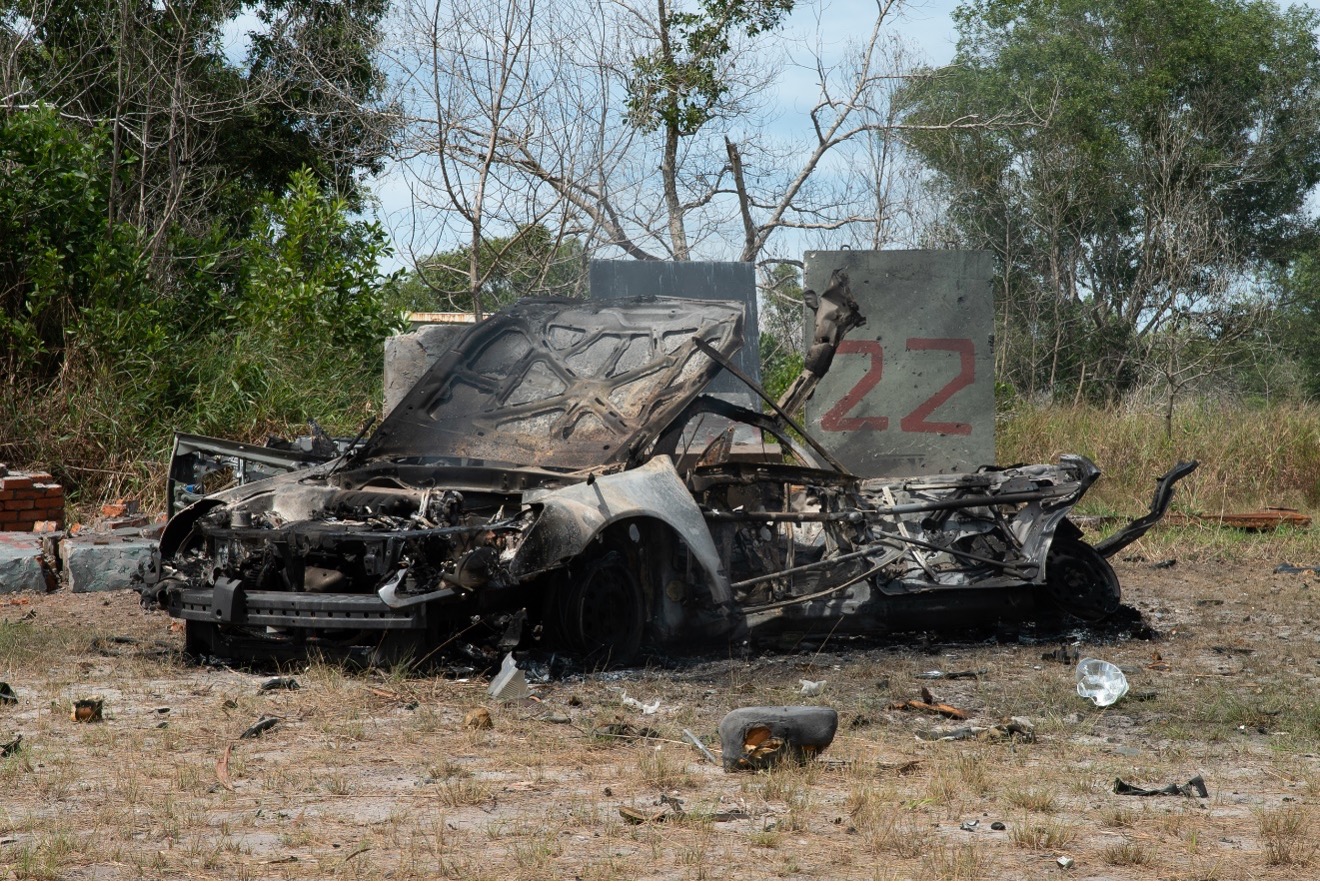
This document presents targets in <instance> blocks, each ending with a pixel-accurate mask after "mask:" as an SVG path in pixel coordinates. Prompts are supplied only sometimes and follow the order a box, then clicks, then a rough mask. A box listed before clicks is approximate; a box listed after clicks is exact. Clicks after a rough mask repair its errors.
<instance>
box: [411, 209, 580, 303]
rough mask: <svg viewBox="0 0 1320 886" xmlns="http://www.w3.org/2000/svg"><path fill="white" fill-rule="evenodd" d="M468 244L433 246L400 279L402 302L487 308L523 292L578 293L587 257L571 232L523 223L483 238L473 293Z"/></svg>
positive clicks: (538, 293)
mask: <svg viewBox="0 0 1320 886" xmlns="http://www.w3.org/2000/svg"><path fill="white" fill-rule="evenodd" d="M470 255H471V253H470V250H469V249H453V250H449V251H447V252H438V253H436V254H434V255H432V256H429V257H428V258H425V259H422V260H421V261H419V262H418V263H417V268H416V269H415V270H414V271H412V272H411V273H409V274H408V275H407V276H406V277H405V278H404V279H403V280H402V281H401V282H400V294H401V302H402V303H403V304H406V305H409V306H411V307H412V308H413V309H415V310H424V309H427V308H432V309H434V310H439V311H462V312H465V313H478V312H479V313H488V312H491V311H496V310H499V309H500V308H501V307H503V306H505V305H507V304H510V303H512V302H514V301H516V300H517V299H519V298H522V297H523V296H526V295H564V296H577V295H578V294H580V293H581V291H582V290H583V289H584V288H585V287H584V282H585V271H586V258H585V256H584V254H583V250H582V245H581V244H580V243H579V242H578V241H577V240H576V239H575V238H571V237H570V238H568V239H558V238H556V237H555V235H554V234H553V233H551V231H550V230H548V229H547V228H546V227H545V226H544V225H539V224H534V225H524V226H523V227H522V228H520V229H519V230H518V231H517V233H515V234H513V235H511V236H508V237H489V238H483V239H482V241H481V244H480V249H479V251H478V253H477V261H476V267H477V278H478V281H479V283H480V285H479V289H478V297H476V298H474V297H473V295H472V290H471V286H470V283H471V277H470V272H469V258H470Z"/></svg>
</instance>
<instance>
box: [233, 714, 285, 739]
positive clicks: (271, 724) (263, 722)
mask: <svg viewBox="0 0 1320 886" xmlns="http://www.w3.org/2000/svg"><path fill="white" fill-rule="evenodd" d="M279 723H280V718H279V717H262V718H261V719H260V720H258V721H257V722H255V723H253V724H252V725H251V726H249V727H248V728H247V729H244V730H243V734H242V735H240V736H239V739H245V738H256V737H257V736H258V735H260V734H261V733H263V732H265V731H266V730H268V729H274V728H275V727H276V726H278V725H279Z"/></svg>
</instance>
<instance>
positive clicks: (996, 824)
mask: <svg viewBox="0 0 1320 886" xmlns="http://www.w3.org/2000/svg"><path fill="white" fill-rule="evenodd" d="M990 830H992V831H1006V830H1008V825H1006V824H1004V823H1003V822H1002V821H992V822H990Z"/></svg>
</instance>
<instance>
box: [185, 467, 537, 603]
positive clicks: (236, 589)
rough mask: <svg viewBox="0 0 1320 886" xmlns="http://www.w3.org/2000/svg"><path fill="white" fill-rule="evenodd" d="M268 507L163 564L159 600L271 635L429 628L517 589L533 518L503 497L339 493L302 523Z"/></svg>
mask: <svg viewBox="0 0 1320 886" xmlns="http://www.w3.org/2000/svg"><path fill="white" fill-rule="evenodd" d="M269 504H270V502H269V500H266V499H257V500H255V501H253V502H245V503H241V504H236V505H233V506H228V507H225V506H221V507H216V508H213V509H212V510H210V511H209V512H207V513H206V514H205V515H203V516H201V517H200V518H198V520H197V522H196V525H195V527H194V530H193V531H194V533H195V536H194V537H195V538H197V539H198V540H199V541H200V544H196V545H194V546H193V547H192V548H191V549H190V550H189V551H188V552H186V553H182V554H180V555H178V556H176V557H174V558H173V561H172V562H171V563H170V564H169V565H168V566H167V567H165V571H166V573H167V574H166V575H163V576H161V577H162V578H164V579H165V581H163V582H162V583H161V586H160V589H161V590H162V591H164V593H162V594H160V601H161V602H162V603H165V604H166V605H167V606H168V608H169V609H170V610H171V612H172V613H173V614H175V615H178V616H182V617H184V618H186V619H189V620H191V621H201V622H213V623H216V624H221V625H225V624H228V625H248V626H265V627H266V628H268V629H271V628H310V629H329V628H349V629H384V628H422V627H425V626H426V625H427V622H428V613H427V609H428V607H426V606H423V605H422V604H424V603H429V602H430V601H434V600H447V601H448V600H449V598H454V599H453V600H452V601H450V602H452V603H461V602H462V601H463V600H465V599H467V598H468V597H470V596H477V595H484V594H487V593H496V592H499V591H500V590H502V589H505V588H511V587H514V586H516V585H517V581H516V579H515V578H514V576H512V575H511V574H510V572H509V570H508V568H507V565H506V564H507V563H508V561H509V560H510V559H511V558H512V555H513V552H514V551H515V550H516V549H517V546H518V545H519V543H520V542H521V540H522V537H523V534H524V532H525V530H526V528H527V527H528V525H530V523H531V520H532V515H531V514H530V513H529V512H525V511H522V510H521V509H515V511H514V514H513V515H512V516H511V517H506V516H505V507H506V506H507V504H508V500H507V499H506V498H504V497H502V496H494V495H487V494H474V495H473V496H471V498H470V499H468V500H465V498H464V496H463V495H462V494H460V493H457V492H452V491H444V492H441V491H435V490H426V489H421V490H419V489H388V490H381V489H354V490H337V491H335V492H333V493H332V494H330V495H329V496H327V497H326V499H325V502H324V506H322V507H318V508H315V509H313V510H312V511H311V513H310V515H309V516H307V517H306V519H299V520H286V519H284V518H283V517H282V516H281V514H280V512H279V511H278V510H277V509H274V508H264V509H263V508H262V507H261V506H262V505H269Z"/></svg>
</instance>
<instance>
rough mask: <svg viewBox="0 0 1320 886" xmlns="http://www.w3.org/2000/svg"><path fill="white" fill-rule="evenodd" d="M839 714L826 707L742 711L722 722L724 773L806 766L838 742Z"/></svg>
mask: <svg viewBox="0 0 1320 886" xmlns="http://www.w3.org/2000/svg"><path fill="white" fill-rule="evenodd" d="M838 728H839V712H838V711H836V710H834V709H833V708H826V707H796V706H793V707H764V708H738V709H737V710H735V711H730V712H729V713H728V714H726V715H725V716H724V719H723V720H721V721H720V728H719V732H720V744H721V749H722V753H723V757H724V771H726V772H733V771H735V770H738V769H764V768H765V767H767V766H770V765H771V764H773V763H778V762H782V761H785V760H793V761H795V762H802V761H804V760H806V759H807V758H808V757H814V756H815V755H816V754H818V753H820V752H821V751H822V750H824V749H825V748H827V747H829V745H830V742H832V741H834V733H835V732H836V731H837V730H838Z"/></svg>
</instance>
